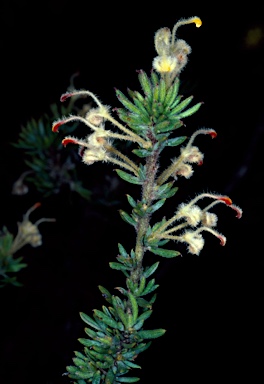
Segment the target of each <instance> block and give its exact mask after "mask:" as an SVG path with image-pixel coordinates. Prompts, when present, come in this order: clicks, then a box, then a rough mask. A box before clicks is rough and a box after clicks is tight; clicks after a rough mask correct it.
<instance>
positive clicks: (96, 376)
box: [92, 371, 101, 384]
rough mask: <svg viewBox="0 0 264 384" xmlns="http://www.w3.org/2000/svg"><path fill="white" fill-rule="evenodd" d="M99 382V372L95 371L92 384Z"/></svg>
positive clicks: (98, 383)
mask: <svg viewBox="0 0 264 384" xmlns="http://www.w3.org/2000/svg"><path fill="white" fill-rule="evenodd" d="M100 381H101V372H100V371H97V372H96V373H95V374H94V376H93V381H92V384H100Z"/></svg>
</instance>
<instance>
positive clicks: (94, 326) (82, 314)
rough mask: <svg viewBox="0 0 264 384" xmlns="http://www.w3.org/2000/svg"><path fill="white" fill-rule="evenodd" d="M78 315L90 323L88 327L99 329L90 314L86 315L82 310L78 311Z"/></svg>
mask: <svg viewBox="0 0 264 384" xmlns="http://www.w3.org/2000/svg"><path fill="white" fill-rule="evenodd" d="M80 316H81V319H82V320H83V321H84V322H85V323H86V324H88V325H90V327H93V328H95V329H97V330H98V331H101V328H100V327H99V325H98V324H97V323H96V322H95V321H94V320H93V319H92V318H91V317H90V316H88V315H86V314H85V313H83V312H80Z"/></svg>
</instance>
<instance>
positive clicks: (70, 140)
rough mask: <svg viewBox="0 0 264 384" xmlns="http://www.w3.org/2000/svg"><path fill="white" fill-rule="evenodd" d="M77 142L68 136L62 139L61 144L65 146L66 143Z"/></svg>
mask: <svg viewBox="0 0 264 384" xmlns="http://www.w3.org/2000/svg"><path fill="white" fill-rule="evenodd" d="M70 143H71V144H77V143H76V140H75V139H73V138H70V137H66V138H65V139H63V140H62V142H61V144H62V145H63V146H64V147H66V145H67V144H70Z"/></svg>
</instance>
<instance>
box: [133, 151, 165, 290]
mask: <svg viewBox="0 0 264 384" xmlns="http://www.w3.org/2000/svg"><path fill="white" fill-rule="evenodd" d="M158 156H159V151H158V150H157V151H155V152H154V153H153V154H152V155H151V156H149V157H148V158H147V161H146V179H145V182H144V184H143V186H142V199H141V202H142V204H144V207H145V209H146V210H147V208H149V207H150V206H151V203H152V201H153V198H154V190H155V185H156V182H155V179H156V174H157V169H158V166H157V160H158ZM150 218H151V214H149V213H146V214H145V215H144V216H143V217H139V219H138V226H137V238H136V247H135V255H136V260H137V267H136V269H135V270H134V271H133V272H132V274H131V277H132V280H133V281H134V282H138V281H139V280H140V276H141V269H142V260H143V257H144V253H145V248H144V244H143V238H144V235H145V234H146V231H147V229H148V226H149V222H150Z"/></svg>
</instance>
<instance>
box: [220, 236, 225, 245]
mask: <svg viewBox="0 0 264 384" xmlns="http://www.w3.org/2000/svg"><path fill="white" fill-rule="evenodd" d="M218 238H219V240H220V245H222V247H223V246H224V245H226V238H225V236H219V237H218Z"/></svg>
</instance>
